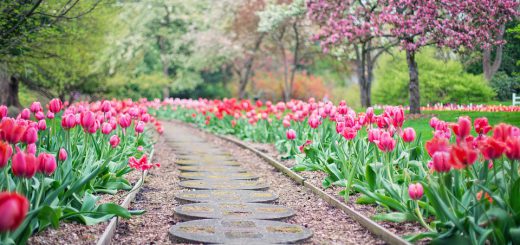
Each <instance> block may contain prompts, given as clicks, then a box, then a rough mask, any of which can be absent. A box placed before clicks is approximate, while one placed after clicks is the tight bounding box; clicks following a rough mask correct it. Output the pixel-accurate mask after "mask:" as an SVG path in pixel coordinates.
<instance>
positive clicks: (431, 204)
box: [156, 98, 520, 244]
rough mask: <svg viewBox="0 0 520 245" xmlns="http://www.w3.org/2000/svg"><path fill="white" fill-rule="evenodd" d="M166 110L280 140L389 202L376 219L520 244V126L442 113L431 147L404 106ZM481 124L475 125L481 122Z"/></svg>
mask: <svg viewBox="0 0 520 245" xmlns="http://www.w3.org/2000/svg"><path fill="white" fill-rule="evenodd" d="M156 109H157V110H156V113H157V114H158V116H160V117H174V118H177V119H180V120H183V121H186V122H191V123H196V124H198V125H200V126H201V127H204V128H206V129H207V130H210V131H212V132H215V133H219V134H233V135H235V136H237V137H239V138H241V139H244V140H252V141H256V142H264V143H274V144H275V146H276V147H277V149H278V150H279V151H280V152H282V153H284V154H285V155H284V157H285V158H295V159H296V162H297V165H295V166H294V167H293V169H294V170H296V171H322V172H325V173H326V174H327V177H326V178H325V179H324V180H323V186H324V187H325V188H327V187H331V186H333V185H334V186H340V187H343V188H342V191H341V192H340V195H342V196H344V197H345V199H346V201H356V202H358V203H363V204H370V205H374V204H376V205H379V206H381V207H382V208H383V209H384V211H383V212H381V213H379V214H377V215H375V216H373V217H372V218H373V219H375V220H386V221H393V222H406V221H414V222H418V223H420V224H421V225H422V226H424V228H425V229H426V230H427V232H422V233H420V234H414V235H410V236H407V237H406V238H407V239H409V240H410V241H417V240H420V239H424V238H427V237H428V238H430V239H432V240H433V241H434V242H454V243H457V244H460V243H461V242H463V243H470V244H488V243H491V244H519V243H520V178H519V165H518V162H519V160H520V129H519V128H518V127H515V126H512V125H507V124H499V125H495V126H492V125H489V123H488V121H487V119H486V118H477V119H475V121H474V122H472V120H471V119H470V118H468V117H460V118H459V119H458V121H457V122H455V123H450V122H445V121H442V120H439V119H437V118H432V119H431V122H430V126H431V127H432V130H433V131H434V137H433V138H432V139H430V140H428V141H427V143H426V144H425V145H422V143H421V142H422V140H421V139H420V137H421V136H420V135H417V134H416V132H415V130H414V129H413V128H404V127H403V125H404V122H405V114H404V110H403V108H402V107H385V108H384V109H383V111H382V113H381V114H379V115H377V114H375V113H374V110H373V109H372V108H368V109H367V110H366V112H363V113H356V112H355V111H354V110H352V109H351V108H349V107H348V106H347V105H346V103H345V102H341V103H339V104H337V105H334V104H332V103H331V102H317V101H315V100H314V99H312V98H311V99H309V100H308V101H307V102H305V101H298V100H293V101H290V102H287V103H283V102H279V103H276V104H273V103H271V102H269V101H268V102H266V103H265V104H264V103H262V102H260V101H257V102H256V103H251V102H250V101H247V100H244V101H241V100H236V99H224V100H205V99H199V100H180V99H175V100H166V101H164V102H163V103H162V107H161V108H156ZM472 128H474V131H473V130H472Z"/></svg>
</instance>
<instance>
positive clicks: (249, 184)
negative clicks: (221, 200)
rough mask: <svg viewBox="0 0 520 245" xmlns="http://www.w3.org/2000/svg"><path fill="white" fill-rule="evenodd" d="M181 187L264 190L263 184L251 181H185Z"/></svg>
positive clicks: (265, 186)
mask: <svg viewBox="0 0 520 245" xmlns="http://www.w3.org/2000/svg"><path fill="white" fill-rule="evenodd" d="M179 185H180V186H181V187H185V188H191V189H199V190H265V189H267V188H269V186H268V185H267V184H265V183H261V182H258V181H251V180H185V181H181V182H180V183H179Z"/></svg>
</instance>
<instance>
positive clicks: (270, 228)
mask: <svg viewBox="0 0 520 245" xmlns="http://www.w3.org/2000/svg"><path fill="white" fill-rule="evenodd" d="M169 235H170V239H171V240H172V241H173V242H192V243H231V244H258V243H261V244H266V243H297V242H301V241H303V240H305V239H308V238H310V237H311V236H312V232H311V231H310V230H309V229H306V228H304V227H302V226H299V225H294V224H287V223H283V222H279V221H270V220H246V219H244V220H226V219H203V220H193V221H188V222H183V223H178V224H176V225H174V226H172V227H171V228H170V230H169Z"/></svg>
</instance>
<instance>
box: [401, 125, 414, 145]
mask: <svg viewBox="0 0 520 245" xmlns="http://www.w3.org/2000/svg"><path fill="white" fill-rule="evenodd" d="M402 138H403V141H404V142H407V143H409V142H412V141H414V140H415V130H414V129H413V128H405V129H404V130H403V134H402Z"/></svg>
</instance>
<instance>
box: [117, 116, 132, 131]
mask: <svg viewBox="0 0 520 245" xmlns="http://www.w3.org/2000/svg"><path fill="white" fill-rule="evenodd" d="M131 124H132V118H131V117H130V115H128V114H123V115H121V117H119V126H121V127H122V128H128V127H130V125H131Z"/></svg>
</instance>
